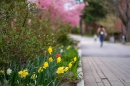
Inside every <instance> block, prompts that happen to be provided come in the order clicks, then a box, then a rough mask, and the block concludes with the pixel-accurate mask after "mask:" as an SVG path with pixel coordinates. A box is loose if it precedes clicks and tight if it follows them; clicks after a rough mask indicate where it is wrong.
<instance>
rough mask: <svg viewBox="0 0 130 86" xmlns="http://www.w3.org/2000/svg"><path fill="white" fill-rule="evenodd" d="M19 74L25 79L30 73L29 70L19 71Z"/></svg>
mask: <svg viewBox="0 0 130 86" xmlns="http://www.w3.org/2000/svg"><path fill="white" fill-rule="evenodd" d="M18 74H19V75H20V77H21V78H24V77H26V76H27V75H28V71H27V70H23V71H19V72H18Z"/></svg>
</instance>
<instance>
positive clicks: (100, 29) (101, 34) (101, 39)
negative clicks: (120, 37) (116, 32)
mask: <svg viewBox="0 0 130 86" xmlns="http://www.w3.org/2000/svg"><path fill="white" fill-rule="evenodd" d="M98 34H99V39H100V43H101V47H102V46H103V42H104V37H105V36H106V31H105V29H104V27H103V26H100V27H99V28H98Z"/></svg>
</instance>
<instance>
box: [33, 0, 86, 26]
mask: <svg viewBox="0 0 130 86" xmlns="http://www.w3.org/2000/svg"><path fill="white" fill-rule="evenodd" d="M33 1H34V0H33ZM37 3H38V6H39V7H40V8H41V9H43V10H44V11H45V10H47V11H50V13H51V18H52V19H54V20H55V18H57V17H60V18H61V19H62V21H63V22H66V23H69V24H70V25H71V26H73V27H75V26H77V25H78V24H79V21H80V15H81V13H82V11H83V9H84V7H85V4H84V3H82V4H77V3H76V2H75V0H38V2H37Z"/></svg>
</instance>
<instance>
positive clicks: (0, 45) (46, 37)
mask: <svg viewBox="0 0 130 86" xmlns="http://www.w3.org/2000/svg"><path fill="white" fill-rule="evenodd" d="M1 3H3V5H1V4H0V6H1V8H2V12H3V14H5V15H6V16H5V15H1V16H2V17H1V20H0V23H1V27H0V28H1V29H0V35H1V37H0V65H2V66H5V65H8V64H9V63H11V62H13V61H14V59H17V64H19V65H24V64H25V63H26V62H27V60H28V59H31V60H34V58H36V57H39V56H40V55H42V54H44V52H46V47H47V46H54V47H55V48H58V47H59V46H60V45H61V44H63V42H64V41H66V39H62V41H63V42H62V41H61V40H58V39H60V38H62V34H64V36H66V35H67V34H68V32H69V29H70V27H69V26H68V25H67V24H65V23H63V22H62V21H61V20H60V18H59V19H57V21H53V20H50V16H49V14H50V13H49V12H44V11H39V9H37V7H36V6H34V5H32V7H33V8H32V9H31V10H29V9H28V7H27V5H28V4H27V3H26V2H24V1H16V2H6V1H2V2H1ZM10 6H13V8H10ZM35 11H36V12H37V13H36V14H35ZM41 15H42V16H41ZM45 15H47V16H45ZM54 26H55V27H54ZM53 27H54V28H53ZM61 42H62V43H61Z"/></svg>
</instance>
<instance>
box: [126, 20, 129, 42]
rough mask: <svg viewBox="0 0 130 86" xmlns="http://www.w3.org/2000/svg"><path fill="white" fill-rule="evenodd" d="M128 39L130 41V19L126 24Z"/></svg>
mask: <svg viewBox="0 0 130 86" xmlns="http://www.w3.org/2000/svg"><path fill="white" fill-rule="evenodd" d="M126 41H127V42H130V21H129V22H128V24H127V26H126Z"/></svg>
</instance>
